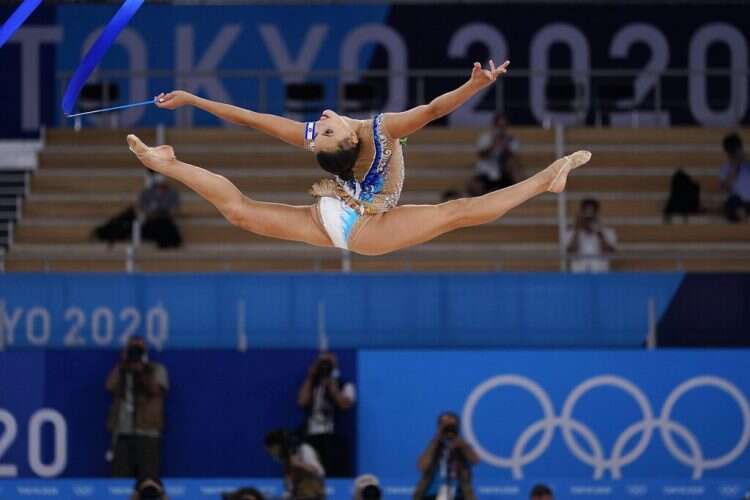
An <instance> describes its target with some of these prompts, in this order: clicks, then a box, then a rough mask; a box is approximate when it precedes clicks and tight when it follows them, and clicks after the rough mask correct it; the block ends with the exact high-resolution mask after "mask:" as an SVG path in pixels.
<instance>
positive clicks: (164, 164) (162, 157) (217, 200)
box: [128, 135, 332, 247]
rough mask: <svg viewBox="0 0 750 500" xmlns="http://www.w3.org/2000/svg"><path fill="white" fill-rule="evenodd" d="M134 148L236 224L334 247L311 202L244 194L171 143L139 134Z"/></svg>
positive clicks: (141, 157) (148, 163)
mask: <svg viewBox="0 0 750 500" xmlns="http://www.w3.org/2000/svg"><path fill="white" fill-rule="evenodd" d="M128 145H129V146H130V150H131V151H133V153H135V155H136V156H137V157H138V159H139V160H140V161H141V163H143V164H144V165H145V166H146V167H148V168H150V169H151V170H154V171H156V172H159V173H160V174H163V175H165V176H167V177H170V178H172V179H175V180H178V181H180V182H182V183H183V184H185V185H186V186H187V187H189V188H190V189H192V190H193V191H195V192H196V193H198V194H199V195H201V196H202V197H203V198H205V199H206V200H208V201H209V202H211V203H212V204H213V205H214V206H215V207H216V208H217V209H218V210H219V212H221V214H222V215H223V216H224V217H225V218H226V219H227V220H228V221H229V222H231V223H232V224H234V225H236V226H239V227H241V228H242V229H245V230H246V231H250V232H252V233H256V234H259V235H261V236H268V237H271V238H278V239H282V240H291V241H301V242H304V243H308V244H310V245H315V246H322V247H330V246H332V243H331V240H330V238H329V237H328V235H326V234H325V233H324V232H323V230H322V229H321V228H320V226H318V225H317V224H315V222H314V220H313V217H312V213H311V211H310V207H309V206H291V205H284V204H281V203H266V202H260V201H255V200H251V199H250V198H248V197H247V196H244V195H243V194H242V193H241V192H240V190H239V189H237V187H236V186H235V185H234V184H232V183H231V182H230V181H229V180H228V179H227V178H226V177H223V176H221V175H218V174H214V173H211V172H209V171H208V170H206V169H203V168H201V167H196V166H195V165H190V164H188V163H184V162H181V161H179V160H178V159H177V158H175V154H174V150H173V149H172V147H171V146H159V147H155V148H150V147H148V146H146V145H145V144H144V143H143V142H141V140H140V139H139V138H138V137H136V136H135V135H129V136H128Z"/></svg>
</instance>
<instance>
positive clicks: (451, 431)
mask: <svg viewBox="0 0 750 500" xmlns="http://www.w3.org/2000/svg"><path fill="white" fill-rule="evenodd" d="M443 436H444V437H446V438H451V439H455V438H457V437H458V425H456V424H449V425H446V426H445V427H443Z"/></svg>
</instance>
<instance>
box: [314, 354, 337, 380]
mask: <svg viewBox="0 0 750 500" xmlns="http://www.w3.org/2000/svg"><path fill="white" fill-rule="evenodd" d="M332 374H333V362H332V361H331V360H330V359H321V360H320V361H318V368H317V370H316V371H315V378H316V379H318V380H323V379H326V378H328V377H330V376H331V375H332Z"/></svg>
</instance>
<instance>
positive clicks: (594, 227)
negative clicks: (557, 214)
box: [564, 198, 617, 273]
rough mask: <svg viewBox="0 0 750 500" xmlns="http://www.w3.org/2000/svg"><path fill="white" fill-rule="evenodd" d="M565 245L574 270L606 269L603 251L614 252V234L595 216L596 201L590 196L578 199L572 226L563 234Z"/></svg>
mask: <svg viewBox="0 0 750 500" xmlns="http://www.w3.org/2000/svg"><path fill="white" fill-rule="evenodd" d="M564 238H565V248H566V251H567V253H568V256H570V257H571V259H570V270H571V271H572V272H574V273H602V272H607V271H609V259H608V258H607V255H611V254H612V253H614V252H615V245H617V234H616V233H615V231H614V229H612V228H609V227H606V226H604V225H603V224H602V221H601V219H600V218H599V202H598V201H597V200H595V199H593V198H586V199H584V200H581V209H580V211H579V212H578V217H577V218H576V224H575V226H574V227H573V228H572V229H571V228H567V230H566V231H565V234H564Z"/></svg>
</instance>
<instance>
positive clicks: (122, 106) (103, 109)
mask: <svg viewBox="0 0 750 500" xmlns="http://www.w3.org/2000/svg"><path fill="white" fill-rule="evenodd" d="M155 102H156V98H154V99H149V100H148V101H141V102H134V103H132V104H123V105H121V106H112V107H111V108H102V109H94V110H92V111H85V112H83V113H76V114H74V115H65V117H66V118H75V117H76V116H86V115H93V114H95V113H104V112H105V111H116V110H118V109H127V108H135V107H136V106H148V105H149V104H154V103H155Z"/></svg>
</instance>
